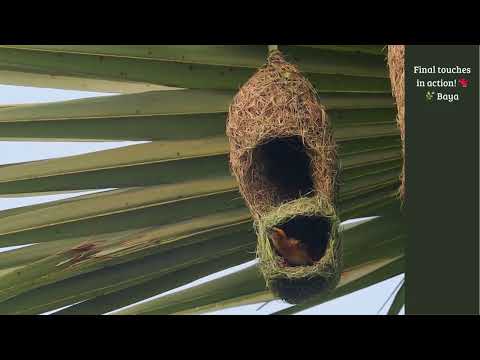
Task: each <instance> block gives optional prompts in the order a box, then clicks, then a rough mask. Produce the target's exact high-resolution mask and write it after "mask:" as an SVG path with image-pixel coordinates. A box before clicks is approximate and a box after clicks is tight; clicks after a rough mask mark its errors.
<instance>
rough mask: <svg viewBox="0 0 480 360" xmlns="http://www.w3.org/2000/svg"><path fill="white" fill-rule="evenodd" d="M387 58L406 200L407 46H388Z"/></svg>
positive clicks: (402, 187)
mask: <svg viewBox="0 0 480 360" xmlns="http://www.w3.org/2000/svg"><path fill="white" fill-rule="evenodd" d="M387 56H388V57H387V61H388V68H389V72H390V82H391V84H392V93H393V97H394V99H395V103H396V104H397V124H398V127H399V129H400V136H401V138H402V154H403V168H402V173H401V175H400V189H399V194H400V198H401V199H402V200H405V184H406V182H405V45H388V55H387Z"/></svg>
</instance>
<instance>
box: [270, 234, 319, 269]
mask: <svg viewBox="0 0 480 360" xmlns="http://www.w3.org/2000/svg"><path fill="white" fill-rule="evenodd" d="M269 237H270V240H271V241H272V244H273V247H274V248H275V250H276V251H277V253H278V254H279V255H280V256H282V257H283V258H284V259H285V260H286V262H287V263H288V265H289V266H306V265H313V263H314V261H313V259H312V258H311V256H310V255H309V253H308V250H307V248H306V246H305V244H304V243H302V242H301V241H300V240H298V239H295V238H292V237H288V236H287V234H286V233H285V231H284V230H282V229H280V228H277V227H273V228H272V229H271V230H270V232H269Z"/></svg>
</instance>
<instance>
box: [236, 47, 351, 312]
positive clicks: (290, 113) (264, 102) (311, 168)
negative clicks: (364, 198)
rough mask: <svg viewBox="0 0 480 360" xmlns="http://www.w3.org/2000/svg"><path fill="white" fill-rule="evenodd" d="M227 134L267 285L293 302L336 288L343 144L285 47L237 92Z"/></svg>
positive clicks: (269, 59) (338, 259) (270, 57)
mask: <svg viewBox="0 0 480 360" xmlns="http://www.w3.org/2000/svg"><path fill="white" fill-rule="evenodd" d="M227 136H228V138H229V141H230V166H231V170H232V172H233V174H234V175H235V177H236V178H237V180H238V183H239V188H240V192H241V194H242V196H243V197H244V199H245V201H246V203H247V205H248V207H249V209H250V211H251V213H252V216H253V219H254V227H255V230H256V232H257V237H258V246H257V255H258V258H259V261H260V269H261V271H262V273H263V275H264V277H265V280H266V283H267V286H268V287H269V288H270V289H271V290H272V291H273V292H274V293H275V294H276V295H277V296H279V297H280V298H282V299H284V300H286V301H288V302H290V303H299V302H302V301H303V300H306V299H307V298H309V297H310V296H311V295H315V294H318V293H320V292H324V291H327V290H330V289H332V288H334V287H335V286H336V284H337V282H338V279H339V274H340V269H341V253H342V251H341V248H342V247H341V241H340V237H339V234H338V226H339V219H338V217H337V212H336V204H335V203H336V194H337V180H336V179H337V173H338V169H337V157H336V145H335V141H334V138H333V136H332V131H331V128H330V124H329V121H328V119H327V115H326V112H325V109H324V108H323V106H322V105H321V104H320V102H319V100H318V98H317V94H316V92H315V90H314V88H313V86H312V85H311V84H310V82H309V81H308V80H307V79H306V78H305V77H304V76H303V75H302V74H301V73H300V72H299V70H298V69H297V68H296V67H295V66H294V65H291V64H289V63H287V62H286V61H285V60H284V58H283V57H282V55H281V53H280V52H278V51H273V52H271V53H270V56H269V58H268V62H267V64H266V65H264V66H263V67H262V68H260V69H259V70H258V71H257V73H256V74H255V75H254V76H253V77H251V78H250V79H249V80H248V81H247V82H246V83H245V84H244V85H243V86H242V87H241V89H240V90H239V92H238V93H237V94H236V96H235V98H234V99H233V102H232V104H231V105H230V109H229V115H228V121H227ZM279 229H280V230H279ZM272 231H281V232H282V233H283V234H284V235H286V239H287V240H286V241H287V242H288V244H290V243H292V244H300V246H301V248H302V249H303V250H304V252H305V256H306V257H307V258H308V259H309V261H308V262H305V263H295V264H294V263H292V262H291V258H290V257H288V256H286V255H285V253H282V251H279V248H278V246H276V244H277V243H273V241H272Z"/></svg>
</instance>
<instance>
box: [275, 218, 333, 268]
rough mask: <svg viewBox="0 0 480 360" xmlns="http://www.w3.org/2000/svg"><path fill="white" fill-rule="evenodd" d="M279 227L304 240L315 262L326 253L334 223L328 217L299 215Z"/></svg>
mask: <svg viewBox="0 0 480 360" xmlns="http://www.w3.org/2000/svg"><path fill="white" fill-rule="evenodd" d="M277 227H278V228H280V229H282V230H283V231H285V233H286V234H287V236H288V237H290V238H295V239H297V240H300V241H301V242H303V243H304V244H305V245H306V248H307V251H308V254H309V255H310V257H311V258H312V259H313V260H314V261H315V262H317V261H319V260H320V259H321V258H322V257H323V256H324V255H325V252H326V250H327V247H328V242H329V240H330V234H331V231H332V223H331V221H330V220H329V219H328V218H326V217H322V216H305V215H298V216H295V217H294V218H292V219H290V220H288V221H287V222H285V223H283V224H280V225H277Z"/></svg>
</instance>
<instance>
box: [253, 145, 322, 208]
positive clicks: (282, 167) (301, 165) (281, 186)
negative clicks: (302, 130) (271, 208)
mask: <svg viewBox="0 0 480 360" xmlns="http://www.w3.org/2000/svg"><path fill="white" fill-rule="evenodd" d="M253 162H254V164H258V166H257V169H256V171H259V173H257V174H256V175H257V176H260V177H262V178H263V182H264V183H267V184H268V185H267V186H269V187H271V188H272V190H273V191H274V192H275V195H276V197H277V199H278V201H279V202H284V201H291V200H295V199H297V198H299V197H307V196H313V186H314V185H313V179H312V171H311V168H310V162H311V159H310V157H309V156H308V154H307V151H306V149H305V146H304V144H303V142H302V139H301V137H299V136H291V137H283V138H274V139H271V140H270V141H268V142H265V143H263V144H260V145H258V146H257V147H256V148H255V149H254V150H253Z"/></svg>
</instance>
